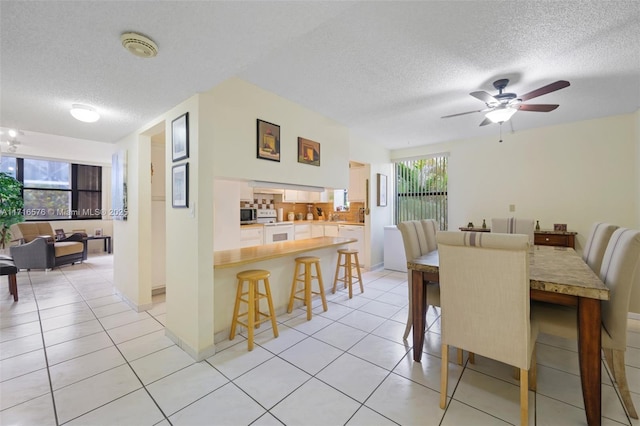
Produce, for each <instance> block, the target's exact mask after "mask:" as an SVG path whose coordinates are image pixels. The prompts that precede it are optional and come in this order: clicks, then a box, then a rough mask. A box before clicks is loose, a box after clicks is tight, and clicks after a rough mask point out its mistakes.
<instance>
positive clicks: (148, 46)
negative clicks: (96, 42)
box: [120, 33, 158, 58]
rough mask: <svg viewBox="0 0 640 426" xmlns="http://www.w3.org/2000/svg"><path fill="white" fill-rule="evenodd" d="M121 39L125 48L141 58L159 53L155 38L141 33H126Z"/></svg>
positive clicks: (151, 56)
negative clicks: (152, 38)
mask: <svg viewBox="0 0 640 426" xmlns="http://www.w3.org/2000/svg"><path fill="white" fill-rule="evenodd" d="M120 40H121V41H122V45H123V46H124V48H125V49H127V50H128V51H129V52H131V53H133V54H134V55H136V56H139V57H141V58H153V57H154V56H156V55H157V54H158V46H157V45H156V44H155V43H154V42H153V40H151V39H150V38H147V37H145V36H143V35H141V34H137V33H124V34H122V35H121V36H120Z"/></svg>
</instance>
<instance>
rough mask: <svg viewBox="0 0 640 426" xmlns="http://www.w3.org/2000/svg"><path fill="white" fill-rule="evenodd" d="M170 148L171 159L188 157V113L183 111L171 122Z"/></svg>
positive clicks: (176, 159)
mask: <svg viewBox="0 0 640 426" xmlns="http://www.w3.org/2000/svg"><path fill="white" fill-rule="evenodd" d="M171 148H172V153H173V155H172V158H173V161H178V160H183V159H185V158H189V113H188V112H185V113H184V114H182V115H181V116H180V117H178V118H176V119H175V120H173V121H172V122H171Z"/></svg>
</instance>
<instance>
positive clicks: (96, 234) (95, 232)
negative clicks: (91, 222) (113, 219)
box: [93, 228, 102, 237]
mask: <svg viewBox="0 0 640 426" xmlns="http://www.w3.org/2000/svg"><path fill="white" fill-rule="evenodd" d="M93 236H94V237H102V228H96V229H94V230H93Z"/></svg>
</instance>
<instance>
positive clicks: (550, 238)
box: [533, 231, 578, 249]
mask: <svg viewBox="0 0 640 426" xmlns="http://www.w3.org/2000/svg"><path fill="white" fill-rule="evenodd" d="M577 234H578V233H577V232H571V231H535V233H534V240H533V243H534V244H535V245H537V246H556V247H571V248H572V249H575V248H576V239H575V236H576V235H577Z"/></svg>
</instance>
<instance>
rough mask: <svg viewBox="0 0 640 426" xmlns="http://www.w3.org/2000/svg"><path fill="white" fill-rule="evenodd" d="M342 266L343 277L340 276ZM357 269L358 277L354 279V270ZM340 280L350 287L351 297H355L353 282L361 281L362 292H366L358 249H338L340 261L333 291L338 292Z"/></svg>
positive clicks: (337, 265)
mask: <svg viewBox="0 0 640 426" xmlns="http://www.w3.org/2000/svg"><path fill="white" fill-rule="evenodd" d="M340 268H343V269H344V275H343V276H342V278H338V276H339V275H340ZM354 269H355V270H356V273H357V274H358V279H357V280H355V281H354V279H353V270H354ZM338 281H341V282H343V283H344V287H345V288H347V287H349V299H351V298H352V297H353V284H356V283H360V293H364V287H363V285H362V274H361V273H360V262H359V261H358V250H354V249H340V250H338V263H337V264H336V276H335V278H334V279H333V293H335V292H336V288H337V287H338Z"/></svg>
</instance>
